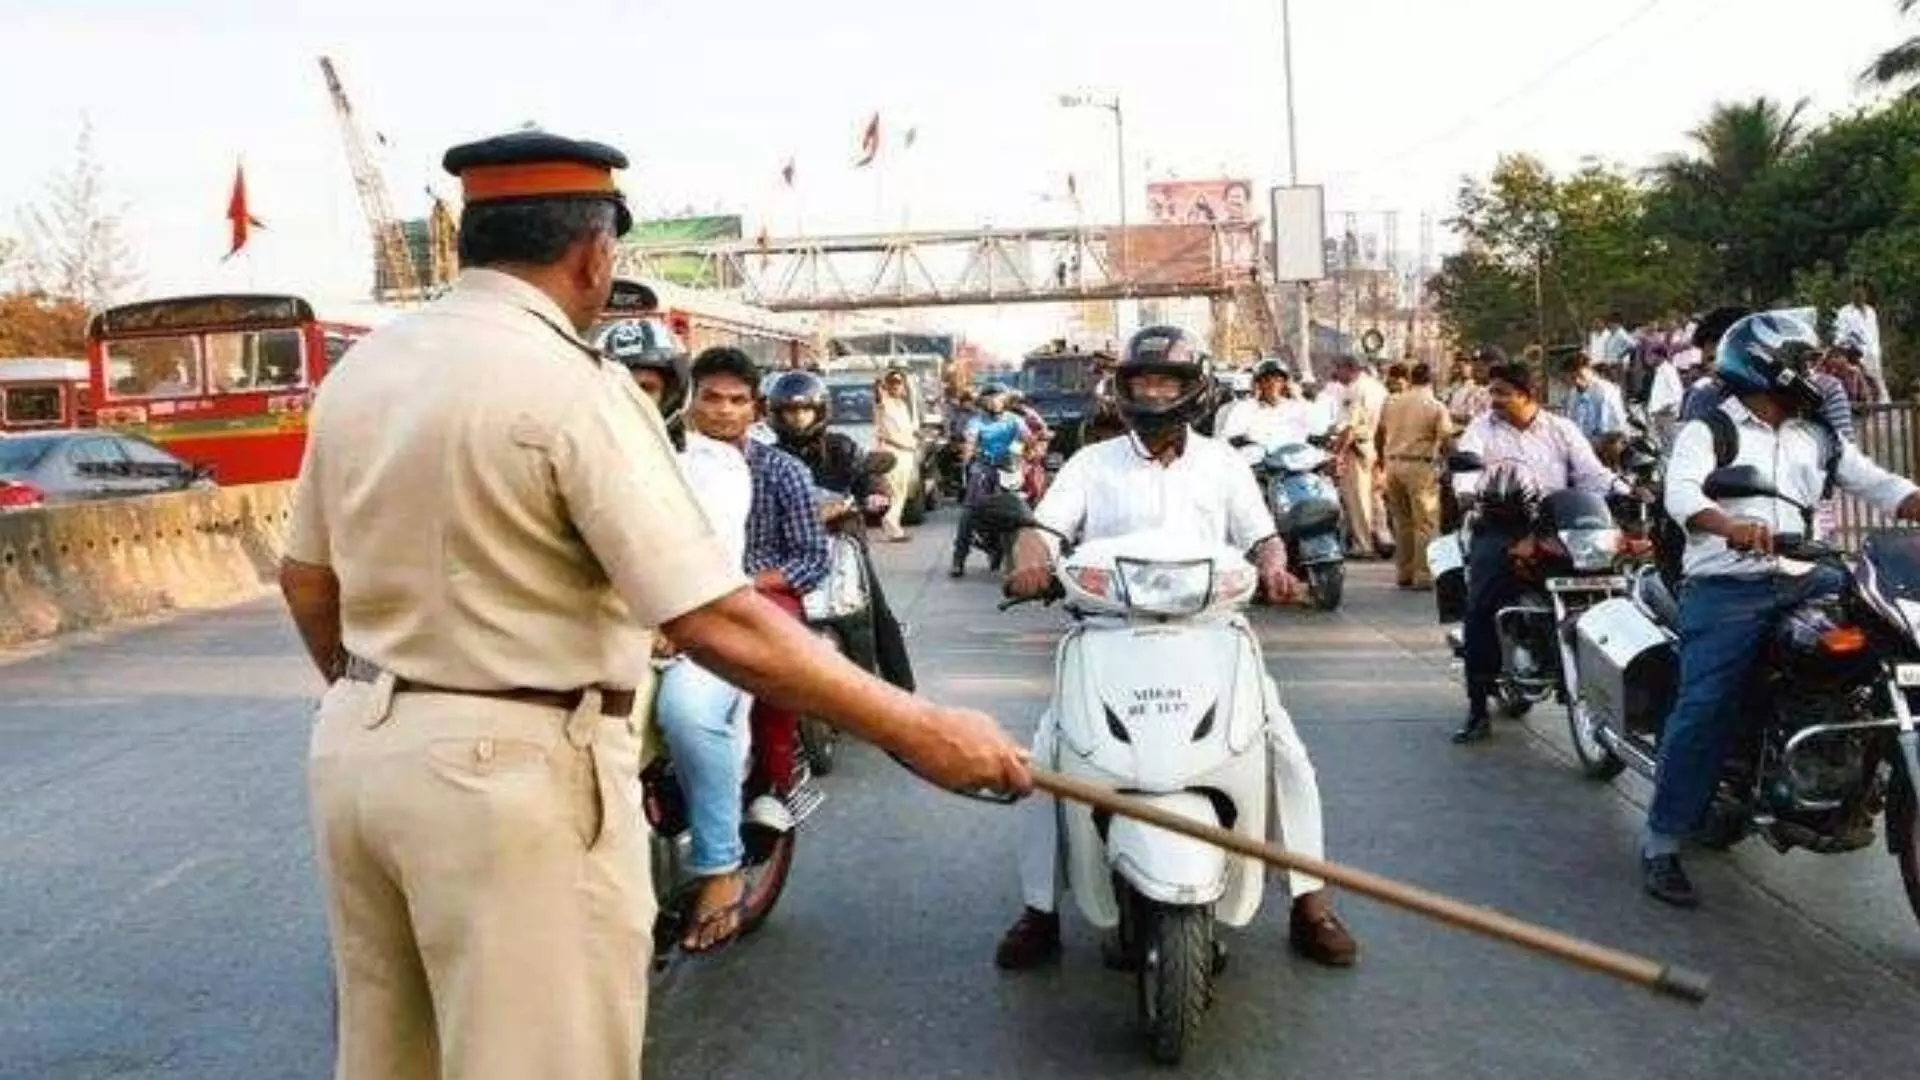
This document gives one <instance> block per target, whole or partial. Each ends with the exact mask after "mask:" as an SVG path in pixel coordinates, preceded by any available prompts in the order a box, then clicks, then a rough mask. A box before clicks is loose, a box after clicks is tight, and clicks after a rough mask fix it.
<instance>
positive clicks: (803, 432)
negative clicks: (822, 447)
mask: <svg viewBox="0 0 1920 1080" xmlns="http://www.w3.org/2000/svg"><path fill="white" fill-rule="evenodd" d="M766 398H767V426H768V427H771V428H772V429H773V431H774V434H775V435H778V436H779V437H780V439H781V441H783V442H806V441H807V440H809V439H812V438H814V437H815V436H818V435H819V434H820V433H821V432H823V431H825V430H827V381H826V380H825V379H822V378H821V377H820V376H819V375H816V374H814V373H813V372H811V371H783V372H781V373H780V374H779V375H778V376H776V377H775V378H774V380H773V381H772V382H771V383H769V384H768V386H767V392H766ZM790 409H812V410H813V418H812V419H810V420H808V421H807V422H806V423H804V424H796V423H794V422H793V419H792V417H791V415H790V414H789V412H788V410H790Z"/></svg>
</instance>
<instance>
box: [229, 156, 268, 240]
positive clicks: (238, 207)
mask: <svg viewBox="0 0 1920 1080" xmlns="http://www.w3.org/2000/svg"><path fill="white" fill-rule="evenodd" d="M227 223H228V224H229V225H230V226H232V236H233V246H232V247H231V248H229V249H228V250H227V253H226V255H225V256H224V257H222V258H221V260H220V261H221V262H226V261H227V260H228V259H231V258H233V257H234V256H235V255H237V254H239V253H240V249H241V248H243V247H245V246H246V244H247V239H248V236H249V230H250V229H264V228H266V226H265V225H263V224H261V223H260V219H259V218H256V217H254V216H253V214H252V213H250V212H249V211H248V210H247V177H246V174H245V172H243V171H242V169H241V167H240V166H239V165H235V166H234V167H233V194H232V195H229V196H228V197H227Z"/></svg>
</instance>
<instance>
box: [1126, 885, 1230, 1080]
mask: <svg viewBox="0 0 1920 1080" xmlns="http://www.w3.org/2000/svg"><path fill="white" fill-rule="evenodd" d="M1141 908H1142V910H1141V920H1140V921H1141V926H1140V971H1139V976H1138V979H1139V982H1138V985H1139V989H1140V1021H1141V1026H1142V1027H1143V1028H1144V1029H1145V1031H1146V1036H1147V1052H1148V1053H1149V1054H1150V1055H1151V1056H1152V1058H1153V1060H1154V1061H1156V1062H1159V1063H1160V1064H1162V1065H1178V1064H1179V1063H1180V1059H1181V1058H1183V1057H1185V1056H1186V1052H1187V1048H1188V1046H1189V1045H1191V1044H1192V1042H1193V1039H1194V1038H1195V1036H1196V1035H1197V1034H1198V1033H1199V1030H1200V1024H1201V1020H1202V1019H1203V1018H1204V1017H1205V1016H1206V1012H1207V1009H1208V1007H1209V1006H1211V1005H1212V1004H1213V975H1214V964H1215V955H1214V942H1213V932H1214V923H1213V909H1212V908H1211V907H1184V906H1183V907H1173V906H1170V905H1165V904H1155V903H1150V902H1148V903H1143V904H1142V905H1141Z"/></svg>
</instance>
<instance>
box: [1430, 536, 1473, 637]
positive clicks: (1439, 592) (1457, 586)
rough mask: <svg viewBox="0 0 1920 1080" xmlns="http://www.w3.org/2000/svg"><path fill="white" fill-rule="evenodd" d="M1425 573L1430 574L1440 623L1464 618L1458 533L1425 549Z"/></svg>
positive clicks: (1462, 548)
mask: <svg viewBox="0 0 1920 1080" xmlns="http://www.w3.org/2000/svg"><path fill="white" fill-rule="evenodd" d="M1427 569H1428V570H1429V571H1430V572H1431V573H1432V574H1433V602H1434V605H1435V606H1436V608H1437V610H1438V614H1439V616H1440V621H1441V622H1443V623H1450V622H1458V621H1460V620H1461V619H1464V618H1466V616H1467V549H1466V545H1465V544H1464V543H1463V542H1462V537H1461V536H1460V534H1459V533H1457V532H1456V533H1448V534H1446V535H1445V536H1441V537H1438V538H1436V539H1435V540H1434V541H1433V542H1432V543H1430V544H1428V545H1427Z"/></svg>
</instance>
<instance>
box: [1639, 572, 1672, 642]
mask: <svg viewBox="0 0 1920 1080" xmlns="http://www.w3.org/2000/svg"><path fill="white" fill-rule="evenodd" d="M1634 595H1635V596H1636V597H1637V598H1638V599H1639V601H1640V602H1641V603H1642V604H1644V605H1646V608H1647V610H1648V611H1650V612H1652V613H1653V617H1654V619H1655V620H1656V621H1658V622H1659V623H1661V624H1662V625H1664V626H1666V627H1668V628H1670V629H1678V628H1679V626H1680V602H1679V601H1678V600H1675V599H1674V598H1673V592H1672V591H1671V590H1669V589H1668V588H1667V583H1666V582H1665V581H1662V580H1661V579H1660V575H1659V574H1642V575H1640V577H1639V580H1638V581H1636V582H1635V584H1634Z"/></svg>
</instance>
